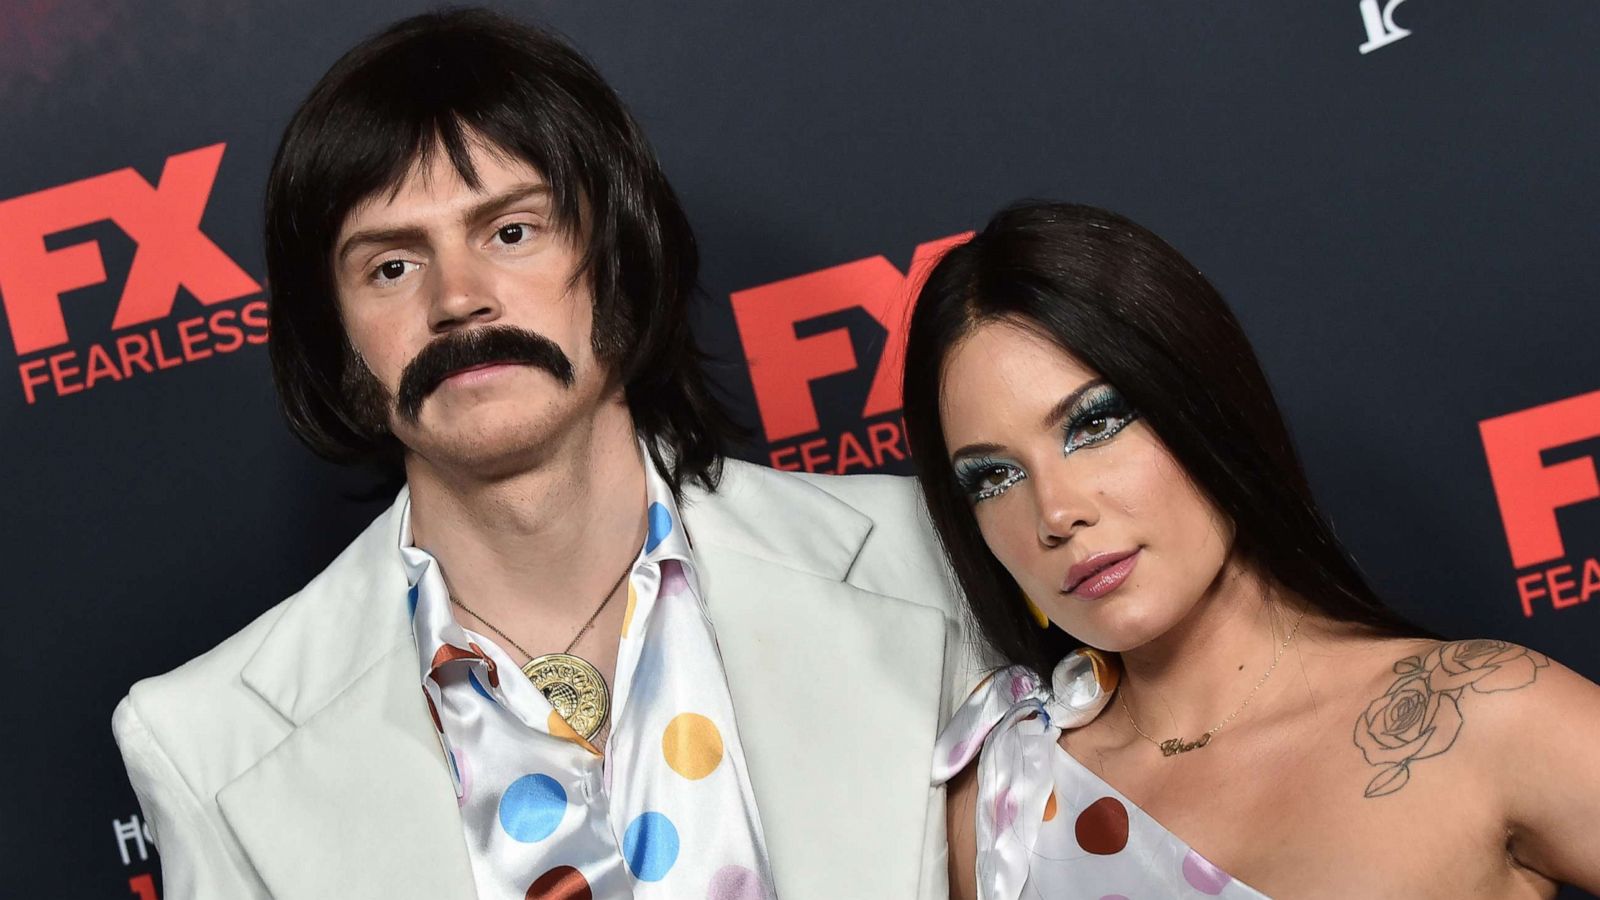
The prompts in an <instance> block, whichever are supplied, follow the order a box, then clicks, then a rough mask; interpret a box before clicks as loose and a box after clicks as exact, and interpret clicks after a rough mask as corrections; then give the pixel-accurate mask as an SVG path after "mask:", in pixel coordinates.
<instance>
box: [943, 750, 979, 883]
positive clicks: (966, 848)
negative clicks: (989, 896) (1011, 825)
mask: <svg viewBox="0 0 1600 900" xmlns="http://www.w3.org/2000/svg"><path fill="white" fill-rule="evenodd" d="M945 815H946V826H945V834H946V835H947V836H948V839H949V841H950V848H949V849H950V896H951V898H953V900H967V898H976V897H977V895H978V871H977V870H978V837H977V815H978V764H977V761H976V760H974V761H973V762H972V763H971V764H970V765H968V766H967V767H966V768H965V769H962V770H961V771H960V772H959V773H957V775H956V776H955V777H954V778H952V779H950V782H949V784H948V785H947V786H946V787H945Z"/></svg>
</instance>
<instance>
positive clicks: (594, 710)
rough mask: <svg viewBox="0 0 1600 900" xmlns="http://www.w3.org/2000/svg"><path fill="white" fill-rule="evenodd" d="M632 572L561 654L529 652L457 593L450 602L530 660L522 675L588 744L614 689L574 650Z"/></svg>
mask: <svg viewBox="0 0 1600 900" xmlns="http://www.w3.org/2000/svg"><path fill="white" fill-rule="evenodd" d="M632 571H633V563H632V561H630V562H629V563H628V567H627V568H626V569H623V570H622V574H621V575H619V576H617V580H616V581H615V582H614V583H613V584H612V585H611V589H610V590H608V591H606V595H605V597H604V598H603V599H602V600H601V601H600V605H599V606H598V607H596V608H595V611H594V612H593V613H592V614H591V615H590V616H589V620H588V621H587V622H584V623H583V627H582V628H579V629H578V633H577V634H576V635H574V636H573V638H572V640H571V641H568V642H567V646H566V648H565V649H563V650H562V651H561V652H560V653H546V654H544V655H543V656H534V655H533V654H532V653H529V652H528V651H527V649H525V648H524V647H523V646H522V645H521V644H519V643H517V642H516V639H514V638H513V637H511V635H509V634H506V633H505V632H504V631H501V630H500V629H499V628H496V627H495V625H494V623H493V622H490V621H489V620H488V619H485V618H484V617H483V615H482V614H480V613H478V612H477V611H476V610H474V609H473V608H472V607H470V606H468V605H466V604H465V603H462V602H461V601H460V600H458V599H456V597H455V595H454V594H451V596H450V602H451V603H454V604H455V605H456V606H459V607H461V608H462V609H463V610H465V611H466V612H467V614H468V615H470V616H472V617H473V618H474V619H477V620H478V621H479V622H482V623H483V624H484V625H486V626H488V628H489V630H490V631H492V632H494V633H495V634H496V635H498V636H499V637H500V638H502V639H503V640H505V642H506V643H508V644H510V645H511V646H513V647H515V648H516V649H517V652H519V653H521V654H522V655H523V656H526V657H527V658H528V662H527V663H526V664H525V665H524V666H523V667H522V674H524V675H526V676H528V680H529V681H531V682H533V686H534V687H536V688H538V689H539V691H540V693H542V694H544V696H545V699H546V700H549V701H550V705H551V706H553V707H555V710H556V712H557V713H560V715H561V718H563V719H565V720H566V722H567V724H568V725H571V726H572V730H573V731H576V732H577V733H578V734H580V735H582V736H583V739H584V740H586V741H587V740H589V739H591V738H593V737H594V736H595V735H597V734H599V733H600V728H601V727H602V726H603V725H605V722H606V716H607V715H608V714H609V713H610V712H611V690H610V689H609V688H608V687H606V680H605V678H604V676H602V675H601V674H600V670H599V669H597V668H595V667H594V664H593V663H591V662H589V661H588V660H586V659H584V658H583V657H581V656H573V655H572V648H573V647H576V646H578V642H579V641H581V640H583V636H584V635H585V634H588V633H589V629H590V628H591V627H593V626H594V623H595V621H596V620H597V619H599V618H600V613H601V612H603V611H604V610H605V608H606V607H607V606H609V605H610V604H611V598H612V597H614V596H616V593H617V588H619V587H621V586H622V582H623V581H625V580H627V577H628V573H629V572H632Z"/></svg>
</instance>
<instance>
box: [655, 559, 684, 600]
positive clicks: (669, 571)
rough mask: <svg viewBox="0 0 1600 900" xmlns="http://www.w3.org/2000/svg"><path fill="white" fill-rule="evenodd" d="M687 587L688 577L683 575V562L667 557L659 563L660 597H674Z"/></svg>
mask: <svg viewBox="0 0 1600 900" xmlns="http://www.w3.org/2000/svg"><path fill="white" fill-rule="evenodd" d="M688 589H689V579H687V578H685V577H684V576H683V564H682V563H680V562H678V561H677V560H675V559H669V560H667V561H666V562H663V563H662V564H661V593H660V594H659V595H657V596H660V597H676V596H678V595H679V594H682V593H683V592H684V591H687V590H688Z"/></svg>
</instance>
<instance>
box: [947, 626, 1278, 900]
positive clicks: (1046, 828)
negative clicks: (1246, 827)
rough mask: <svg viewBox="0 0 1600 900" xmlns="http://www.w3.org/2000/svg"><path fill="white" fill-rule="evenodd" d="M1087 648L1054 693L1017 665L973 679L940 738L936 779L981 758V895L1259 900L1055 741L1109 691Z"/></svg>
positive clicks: (994, 899)
mask: <svg viewBox="0 0 1600 900" xmlns="http://www.w3.org/2000/svg"><path fill="white" fill-rule="evenodd" d="M1116 679H1117V675H1116V669H1115V667H1114V665H1111V664H1109V663H1108V661H1107V660H1105V658H1103V657H1101V656H1099V655H1098V654H1096V653H1093V652H1092V651H1089V652H1084V651H1080V652H1079V653H1075V654H1073V655H1072V656H1069V657H1068V658H1067V659H1066V660H1064V661H1062V663H1061V665H1059V666H1057V668H1056V670H1055V672H1054V673H1053V676H1052V679H1051V681H1052V689H1053V691H1045V690H1043V689H1042V688H1041V686H1040V685H1039V683H1038V680H1037V679H1036V678H1035V677H1034V676H1033V675H1032V673H1030V672H1028V671H1027V670H1026V669H1022V668H1012V669H1007V670H1005V671H1002V672H999V673H997V674H996V675H995V676H994V677H993V678H991V679H989V680H988V681H986V682H985V683H984V684H982V685H980V686H979V688H978V689H977V690H976V691H975V692H973V695H972V697H971V698H969V699H968V700H967V702H966V703H965V704H963V705H962V707H961V709H959V710H958V711H957V712H956V714H955V716H954V717H953V718H952V719H951V721H950V724H949V725H948V726H947V727H946V728H945V730H944V732H943V733H942V734H941V735H940V736H939V742H938V744H937V748H936V751H935V759H934V777H935V780H937V781H941V782H942V781H947V780H949V779H950V778H952V777H954V776H955V774H956V773H958V772H960V771H961V770H962V769H964V768H965V767H966V766H967V764H968V763H969V762H971V761H972V759H973V757H974V756H976V757H977V759H978V762H977V765H978V803H977V821H976V823H975V824H976V833H977V844H978V860H977V876H978V896H979V897H980V898H982V900H1017V898H1043V897H1048V898H1052V900H1055V898H1062V900H1067V898H1084V900H1140V898H1155V897H1161V898H1193V900H1203V898H1206V897H1222V898H1226V900H1264V898H1265V895H1264V894H1262V893H1260V892H1259V891H1256V890H1255V889H1253V888H1251V887H1250V886H1248V885H1246V884H1244V883H1242V882H1239V881H1237V880H1235V879H1233V878H1232V877H1230V876H1229V875H1228V874H1227V873H1226V872H1224V871H1222V870H1221V869H1219V868H1217V867H1216V866H1214V865H1212V864H1211V863H1210V862H1209V861H1207V860H1206V858H1205V857H1203V856H1201V855H1200V854H1198V853H1196V852H1195V851H1194V850H1192V849H1190V847H1189V846H1188V845H1186V844H1185V843H1184V842H1183V841H1181V840H1179V839H1178V838H1177V837H1176V836H1175V835H1173V834H1172V833H1171V832H1169V831H1167V830H1166V829H1165V828H1163V827H1162V826H1161V824H1160V823H1159V822H1157V821H1155V820H1154V819H1152V818H1150V817H1149V816H1148V815H1146V814H1145V813H1144V811H1143V810H1141V809H1139V807H1137V806H1135V805H1134V804H1133V803H1132V802H1130V801H1129V800H1128V798H1126V797H1124V796H1122V794H1120V793H1118V792H1117V790H1116V789H1115V788H1113V787H1111V786H1110V785H1109V784H1106V783H1105V782H1104V781H1102V780H1101V779H1100V778H1099V776H1097V775H1095V774H1094V773H1093V772H1091V771H1089V770H1088V769H1086V768H1084V766H1083V765H1082V764H1081V763H1079V762H1078V761H1077V760H1075V759H1073V758H1072V756H1071V755H1069V754H1068V753H1067V752H1066V751H1065V750H1062V749H1061V747H1060V745H1059V744H1058V743H1057V742H1056V741H1057V739H1058V738H1059V737H1060V735H1061V731H1062V729H1063V728H1076V727H1080V726H1082V725H1085V724H1087V723H1088V722H1090V721H1092V720H1093V719H1094V717H1095V716H1096V715H1097V714H1098V713H1099V712H1100V710H1101V709H1102V708H1104V706H1105V705H1106V703H1107V702H1108V701H1109V700H1110V698H1111V696H1112V691H1114V690H1115V689H1116Z"/></svg>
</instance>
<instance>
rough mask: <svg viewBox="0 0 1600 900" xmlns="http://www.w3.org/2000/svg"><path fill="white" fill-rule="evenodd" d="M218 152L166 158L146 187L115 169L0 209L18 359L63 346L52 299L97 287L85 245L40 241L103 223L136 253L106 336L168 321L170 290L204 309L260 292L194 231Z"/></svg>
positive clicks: (98, 271) (99, 270) (94, 252)
mask: <svg viewBox="0 0 1600 900" xmlns="http://www.w3.org/2000/svg"><path fill="white" fill-rule="evenodd" d="M223 146H224V145H222V144H213V145H211V146H209V147H201V148H200V149H198V150H190V151H189V152H187V153H179V154H177V155H176V156H170V157H168V158H167V162H166V166H165V167H164V168H163V169H162V170H161V180H160V183H159V184H157V185H155V186H151V184H150V182H148V181H146V180H145V179H144V178H142V177H141V176H140V175H139V173H137V172H135V171H134V170H133V169H131V168H130V169H118V170H116V171H115V172H107V173H106V174H104V175H96V176H95V177H93V178H85V179H84V180H82V181H75V182H73V183H71V184H64V185H62V186H60V187H54V188H50V189H48V190H43V191H38V192H36V193H32V194H27V195H24V196H21V197H15V198H13V199H10V200H5V201H0V301H3V302H4V304H5V310H6V318H7V319H9V320H10V322H11V339H12V342H13V343H14V344H15V345H16V348H17V355H18V356H25V355H27V354H29V353H34V352H37V351H39V350H44V349H46V348H49V347H54V346H57V345H58V344H64V343H66V342H67V324H66V320H65V319H64V318H63V316H62V313H61V295H62V294H65V293H67V292H68V291H73V290H77V289H78V288H83V287H88V286H90V285H95V284H100V283H101V282H104V281H105V280H106V270H105V262H104V260H103V259H102V258H101V256H100V246H99V244H97V243H95V242H94V241H86V242H84V243H81V244H73V245H71V246H67V247H62V248H60V249H57V250H50V249H48V248H47V247H46V246H45V238H46V237H48V236H50V235H53V234H56V233H58V232H62V231H67V230H69V229H72V228H79V227H82V226H84V225H89V224H92V223H95V222H100V221H104V220H106V219H109V220H111V221H112V222H113V223H115V224H116V226H117V227H118V228H121V229H122V230H123V231H125V232H127V234H128V236H129V237H131V238H133V240H134V243H136V244H137V245H138V248H137V250H136V251H135V253H134V257H133V265H132V266H131V267H130V269H129V270H128V282H127V284H126V285H125V286H124V287H123V289H122V298H121V299H120V300H119V301H118V302H117V312H116V316H115V317H114V318H113V319H112V322H111V327H112V329H120V328H127V327H129V326H132V325H141V324H143V323H145V322H151V321H154V320H156V319H161V318H165V317H166V316H168V315H170V314H171V313H172V305H173V303H174V301H176V300H177V296H178V289H179V288H180V287H182V288H187V289H188V290H189V293H191V294H193V295H194V298H195V299H196V300H198V301H200V302H201V303H202V304H204V305H206V306H211V305H214V304H217V303H222V302H224V301H227V300H234V299H237V298H239V297H243V296H245V295H246V294H251V293H255V292H256V291H259V290H261V286H260V285H258V284H256V282H255V280H254V279H252V278H251V277H250V276H249V275H248V274H246V273H245V271H244V269H241V268H240V267H239V265H238V263H235V262H234V261H233V260H232V259H230V258H229V257H228V255H227V254H226V253H224V252H222V248H220V247H218V246H217V245H216V244H214V243H212V241H211V239H210V238H208V237H206V236H205V235H204V234H202V233H201V231H200V219H201V217H202V216H203V215H204V214H205V209H206V202H207V201H208V200H209V199H210V198H211V186H212V184H213V183H214V182H215V181H216V178H217V169H218V168H219V167H220V166H221V165H222V150H223Z"/></svg>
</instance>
